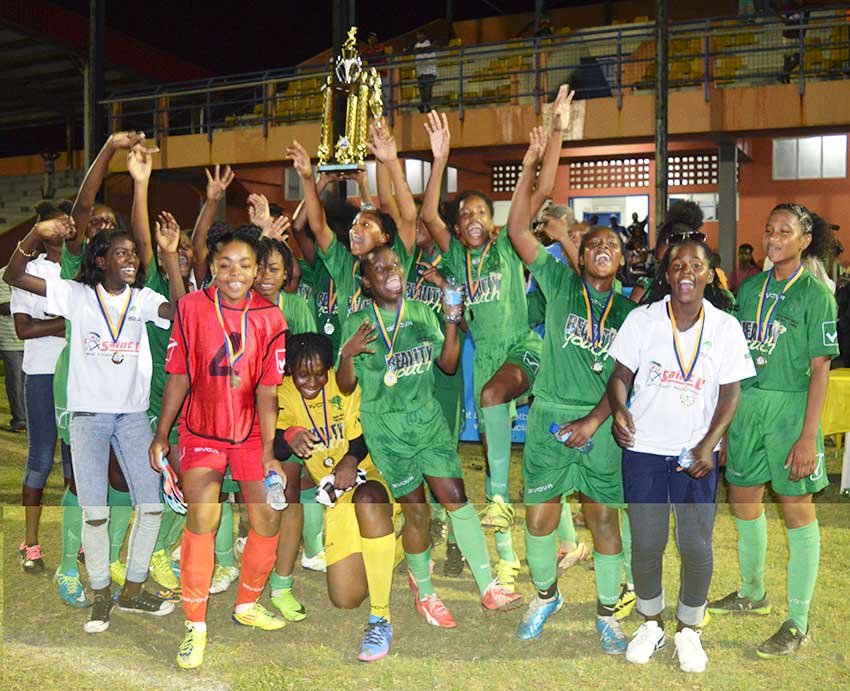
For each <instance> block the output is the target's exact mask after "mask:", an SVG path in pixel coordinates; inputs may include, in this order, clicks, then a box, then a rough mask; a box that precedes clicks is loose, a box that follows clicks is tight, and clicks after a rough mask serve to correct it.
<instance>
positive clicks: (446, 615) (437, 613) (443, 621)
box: [415, 593, 457, 629]
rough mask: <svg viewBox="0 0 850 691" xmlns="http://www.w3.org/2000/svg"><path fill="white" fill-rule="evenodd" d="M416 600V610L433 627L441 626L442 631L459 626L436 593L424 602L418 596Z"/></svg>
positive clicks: (428, 596) (426, 597) (427, 596)
mask: <svg viewBox="0 0 850 691" xmlns="http://www.w3.org/2000/svg"><path fill="white" fill-rule="evenodd" d="M415 599H416V609H417V610H418V611H419V614H421V615H422V616H423V617H425V621H427V622H428V623H429V624H431V626H439V627H440V628H441V629H453V628H454V627H455V626H457V622H456V621H455V619H454V617H453V616H452V615H451V612H449V610H447V609H446V606H445V605H444V604H443V601H442V600H441V599H440V598H439V597H438V596H437V594H436V593H432V594H431V595H426V596H425V598H424V599H422V600H420V599H419V595H418V594H417V595H416V596H415Z"/></svg>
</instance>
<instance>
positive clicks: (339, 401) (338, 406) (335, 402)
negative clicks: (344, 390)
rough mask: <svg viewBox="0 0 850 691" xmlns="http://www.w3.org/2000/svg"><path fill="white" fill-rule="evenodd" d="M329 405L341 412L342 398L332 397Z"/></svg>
mask: <svg viewBox="0 0 850 691" xmlns="http://www.w3.org/2000/svg"><path fill="white" fill-rule="evenodd" d="M331 405H332V406H333V407H334V408H336V409H337V410H342V396H334V397H333V398H332V399H331Z"/></svg>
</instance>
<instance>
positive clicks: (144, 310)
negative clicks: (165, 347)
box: [47, 278, 171, 413]
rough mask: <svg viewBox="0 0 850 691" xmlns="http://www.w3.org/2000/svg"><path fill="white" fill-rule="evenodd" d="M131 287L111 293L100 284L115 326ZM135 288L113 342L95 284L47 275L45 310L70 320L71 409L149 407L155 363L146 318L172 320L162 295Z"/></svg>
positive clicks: (160, 323)
mask: <svg viewBox="0 0 850 691" xmlns="http://www.w3.org/2000/svg"><path fill="white" fill-rule="evenodd" d="M129 290H131V289H130V288H129V287H127V288H126V289H125V290H124V291H123V292H122V293H121V294H120V295H110V294H109V293H107V292H106V290H104V289H103V287H102V286H101V287H100V294H101V296H103V297H104V298H105V299H104V302H105V304H106V309H107V312H108V313H109V317H110V319H111V320H112V324H113V326H115V327H117V326H118V323H119V318H120V316H119V315H120V313H121V310H122V309H123V308H124V305H125V303H126V301H127V291H129ZM132 291H133V297H132V299H131V301H130V306H129V308H128V310H127V318H126V321H125V323H124V328H123V329H122V331H121V334H120V336H119V337H118V340H117V341H116V342H113V341H112V336H111V335H110V333H109V327H108V326H107V324H106V320H105V319H104V318H103V314H102V313H101V311H100V305H99V303H98V299H97V295H96V294H95V291H94V289H93V288H90V287H89V286H87V285H84V284H82V283H78V282H77V281H65V280H61V279H58V278H57V279H53V278H51V279H48V280H47V311H48V312H51V313H53V314H59V315H62V316H63V317H66V318H67V319H69V320H70V321H71V356H70V362H69V366H68V404H67V409H68V410H69V411H72V412H89V413H138V412H142V411H146V410H147V409H148V402H149V401H148V399H149V397H150V388H151V375H152V374H153V363H152V361H151V351H150V347H149V346H148V330H147V329H146V328H145V322H153V323H154V324H156V325H157V326H158V327H160V328H162V329H167V328H169V326H170V325H171V322H169V321H168V320H167V319H162V318H160V316H159V313H158V312H159V306H160V305H161V304H162V303H163V302H168V300H166V299H165V298H164V297H163V296H162V295H160V294H159V293H156V292H154V291H153V290H151V289H150V288H141V289H138V288H133V289H132Z"/></svg>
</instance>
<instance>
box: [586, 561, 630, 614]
mask: <svg viewBox="0 0 850 691" xmlns="http://www.w3.org/2000/svg"><path fill="white" fill-rule="evenodd" d="M593 569H594V575H595V576H596V597H597V598H598V599H599V602H601V603H602V604H603V605H606V606H608V607H613V606H614V605H616V604H617V600H618V599H619V597H620V574H622V572H623V553H622V552H620V553H619V554H600V553H599V552H597V551H596V550H593Z"/></svg>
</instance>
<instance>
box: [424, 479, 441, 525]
mask: <svg viewBox="0 0 850 691" xmlns="http://www.w3.org/2000/svg"><path fill="white" fill-rule="evenodd" d="M425 492H426V494H427V496H428V503H429V504H430V505H431V519H432V520H435V521H443V522H445V521H446V509H445V508H444V507H443V505H442V504H441V503H440V502H438V501H437V498H436V497H435V496H434V494H433V492H431V488H430V487H428V483H427V482H426V483H425Z"/></svg>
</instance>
